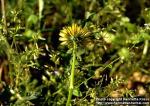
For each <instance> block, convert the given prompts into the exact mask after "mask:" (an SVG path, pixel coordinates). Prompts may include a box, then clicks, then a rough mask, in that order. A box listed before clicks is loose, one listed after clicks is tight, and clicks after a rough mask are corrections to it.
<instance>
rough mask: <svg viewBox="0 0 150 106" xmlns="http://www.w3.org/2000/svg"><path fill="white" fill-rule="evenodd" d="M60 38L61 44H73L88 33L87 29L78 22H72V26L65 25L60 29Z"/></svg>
mask: <svg viewBox="0 0 150 106" xmlns="http://www.w3.org/2000/svg"><path fill="white" fill-rule="evenodd" d="M59 35H60V38H59V40H60V41H61V45H68V46H71V45H73V42H74V41H75V42H76V43H77V41H78V40H79V38H83V37H85V36H86V35H87V30H86V29H85V28H82V27H81V26H78V25H77V24H72V25H71V26H68V27H64V28H63V29H62V30H61V31H60V34H59Z"/></svg>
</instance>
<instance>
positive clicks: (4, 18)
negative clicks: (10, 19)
mask: <svg viewBox="0 0 150 106" xmlns="http://www.w3.org/2000/svg"><path fill="white" fill-rule="evenodd" d="M4 1H5V0H1V7H2V20H3V24H4V28H3V31H4V34H7V23H6V13H5V2H4Z"/></svg>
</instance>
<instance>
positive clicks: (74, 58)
mask: <svg viewBox="0 0 150 106" xmlns="http://www.w3.org/2000/svg"><path fill="white" fill-rule="evenodd" d="M72 55H73V58H72V65H71V75H70V86H69V94H68V100H67V103H66V106H70V102H71V98H72V92H73V88H74V70H75V61H76V43H75V42H73V52H72Z"/></svg>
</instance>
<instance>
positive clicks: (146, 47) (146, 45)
mask: <svg viewBox="0 0 150 106" xmlns="http://www.w3.org/2000/svg"><path fill="white" fill-rule="evenodd" d="M148 44H149V41H148V40H145V44H144V49H143V55H142V58H144V57H145V56H146V54H147V51H148Z"/></svg>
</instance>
